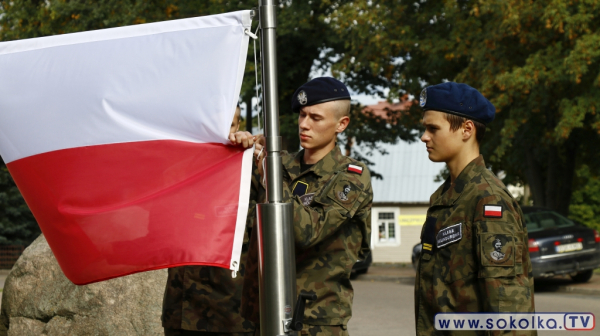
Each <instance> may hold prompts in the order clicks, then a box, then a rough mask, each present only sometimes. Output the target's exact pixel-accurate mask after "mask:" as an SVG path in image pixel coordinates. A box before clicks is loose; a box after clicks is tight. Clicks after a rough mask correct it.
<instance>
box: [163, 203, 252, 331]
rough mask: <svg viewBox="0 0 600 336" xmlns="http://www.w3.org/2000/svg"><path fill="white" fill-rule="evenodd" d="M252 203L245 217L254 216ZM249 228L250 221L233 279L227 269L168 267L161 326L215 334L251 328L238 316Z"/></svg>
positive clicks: (245, 320) (249, 324)
mask: <svg viewBox="0 0 600 336" xmlns="http://www.w3.org/2000/svg"><path fill="white" fill-rule="evenodd" d="M255 205H256V203H255V202H252V201H251V202H250V208H249V210H248V212H249V214H248V218H252V217H253V216H255V210H254V209H255V208H256V206H255ZM251 227H252V221H251V220H250V221H249V222H247V226H246V232H245V234H244V243H243V246H242V256H241V258H240V269H239V272H238V274H237V276H236V277H235V278H232V273H231V270H228V269H225V268H220V267H210V266H183V267H176V268H170V269H169V276H168V278H167V285H166V289H165V294H164V298H163V313H162V325H163V327H165V328H169V329H184V330H196V331H206V332H215V333H241V332H252V331H254V329H255V326H254V323H252V322H250V321H249V320H247V319H245V318H243V317H242V316H241V315H240V305H241V298H242V285H243V282H244V279H243V278H244V273H245V267H246V259H247V256H248V242H249V236H250V235H251V232H250V231H251Z"/></svg>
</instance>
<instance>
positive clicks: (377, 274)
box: [356, 264, 600, 296]
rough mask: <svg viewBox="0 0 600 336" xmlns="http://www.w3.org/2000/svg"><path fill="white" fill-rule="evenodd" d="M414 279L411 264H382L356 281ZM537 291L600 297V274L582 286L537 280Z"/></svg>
mask: <svg viewBox="0 0 600 336" xmlns="http://www.w3.org/2000/svg"><path fill="white" fill-rule="evenodd" d="M414 277H415V271H414V269H413V268H412V265H410V264H389V265H386V264H380V265H373V266H371V267H370V268H369V272H368V273H367V274H362V275H359V276H358V277H357V279H356V280H362V281H371V280H374V281H392V282H397V281H403V280H406V279H407V278H412V279H414ZM535 290H536V292H569V293H573V294H584V295H599V296H600V274H599V273H598V270H596V273H595V274H594V276H593V277H592V279H591V280H590V281H588V282H586V283H582V284H576V283H573V281H571V279H570V278H569V277H568V276H564V277H563V276H561V277H554V278H551V279H544V280H536V281H535Z"/></svg>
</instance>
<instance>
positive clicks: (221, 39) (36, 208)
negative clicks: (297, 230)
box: [0, 11, 252, 285]
mask: <svg viewBox="0 0 600 336" xmlns="http://www.w3.org/2000/svg"><path fill="white" fill-rule="evenodd" d="M250 24H251V18H250V11H241V12H234V13H227V14H222V15H214V16H206V17H199V18H192V19H184V20H173V21H167V22H159V23H150V24H143V25H136V26H129V27H122V28H114V29H104V30H97V31H90V32H84V33H76V34H67V35H59V36H51V37H44V38H36V39H29V40H20V41H12V42H3V43H0V154H1V155H2V158H3V159H4V162H5V163H6V164H7V167H8V169H9V171H10V173H11V175H12V176H13V178H14V180H15V182H16V183H17V186H18V187H19V189H20V190H21V193H22V194H23V196H24V198H25V200H26V201H27V204H28V205H29V207H30V209H31V211H32V212H33V214H34V216H35V218H36V220H37V221H38V223H39V225H40V227H41V229H42V231H43V233H44V235H45V237H46V239H47V240H48V243H49V244H50V247H51V248H52V251H53V252H54V255H55V256H56V258H57V260H58V262H59V264H60V266H61V268H62V270H63V272H64V273H65V275H66V276H67V277H68V278H69V279H70V280H71V281H72V282H73V283H75V284H78V285H81V284H87V283H91V282H96V281H101V280H105V279H110V278H114V277H118V276H123V275H127V274H131V273H135V272H142V271H148V270H152V269H159V268H165V267H173V266H180V265H212V266H219V267H224V268H230V269H232V270H237V268H238V267H239V257H240V253H241V245H242V240H243V235H244V228H245V221H246V214H247V209H248V198H249V192H250V174H251V168H250V166H251V164H252V162H251V161H252V154H251V151H250V150H247V151H243V150H242V149H240V148H238V147H233V146H229V145H227V143H228V140H227V137H228V133H229V128H230V125H231V121H232V119H233V115H234V111H235V106H236V103H237V101H238V97H239V93H240V89H241V83H242V77H243V73H244V66H245V63H246V54H247V50H248V37H247V36H246V35H245V34H244V30H245V29H247V28H249V27H250Z"/></svg>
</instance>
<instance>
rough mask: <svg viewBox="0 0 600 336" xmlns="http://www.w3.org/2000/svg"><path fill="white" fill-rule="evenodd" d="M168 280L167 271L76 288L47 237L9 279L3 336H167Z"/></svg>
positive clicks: (1, 326)
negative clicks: (164, 309)
mask: <svg viewBox="0 0 600 336" xmlns="http://www.w3.org/2000/svg"><path fill="white" fill-rule="evenodd" d="M166 281H167V271H166V270H158V271H152V272H144V273H138V274H133V275H129V276H125V277H121V278H117V279H112V280H108V281H103V282H100V283H94V284H90V285H86V286H76V285H74V284H73V283H71V282H70V281H69V280H68V279H67V278H66V277H65V275H64V274H63V272H62V271H61V269H60V267H59V266H58V263H57V261H56V258H54V255H53V254H52V251H51V250H50V247H49V246H48V243H47V242H46V239H45V238H44V236H43V235H42V236H40V237H39V238H38V239H36V240H35V241H34V242H33V243H32V244H31V245H30V246H29V247H28V248H27V249H26V250H25V251H24V252H23V255H22V256H21V257H20V258H19V260H18V261H17V263H16V264H15V265H14V267H13V269H12V270H11V272H10V274H9V275H8V277H7V279H6V283H5V285H4V290H3V293H2V294H3V295H2V313H1V315H0V336H6V335H8V336H13V335H14V336H28V335H35V336H38V335H48V336H52V335H97V336H104V335H111V336H113V335H144V336H146V335H163V334H164V332H163V329H162V327H161V322H160V315H161V307H162V297H163V293H164V289H165V283H166Z"/></svg>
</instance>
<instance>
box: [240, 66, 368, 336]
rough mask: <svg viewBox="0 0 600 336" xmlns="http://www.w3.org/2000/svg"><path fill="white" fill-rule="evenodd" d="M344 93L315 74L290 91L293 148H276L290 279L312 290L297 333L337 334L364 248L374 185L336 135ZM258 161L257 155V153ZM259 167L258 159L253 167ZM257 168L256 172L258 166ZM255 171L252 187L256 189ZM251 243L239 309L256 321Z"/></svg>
mask: <svg viewBox="0 0 600 336" xmlns="http://www.w3.org/2000/svg"><path fill="white" fill-rule="evenodd" d="M349 100H350V95H349V94H348V90H347V88H346V86H345V85H344V84H342V83H341V82H339V81H337V80H335V79H333V78H325V77H323V78H316V79H313V80H312V81H310V82H308V83H306V84H304V85H303V86H302V87H300V88H299V89H298V90H297V91H296V93H295V94H294V96H293V103H292V109H293V110H294V111H297V112H300V116H299V131H300V142H301V145H302V147H303V148H304V149H303V150H302V151H300V152H299V153H297V154H287V153H284V154H283V158H282V164H283V168H284V169H283V193H284V202H292V203H293V205H294V238H295V242H296V277H297V278H296V285H297V291H298V293H301V292H312V293H315V294H316V295H317V300H316V301H314V302H308V303H307V307H306V310H305V312H304V329H303V330H302V332H301V335H312V336H344V335H348V331H347V324H348V321H349V320H350V317H351V316H352V298H353V294H354V293H353V289H352V285H351V283H350V273H351V271H352V266H353V265H354V263H355V262H356V261H357V260H358V259H361V258H365V257H366V254H367V253H369V240H370V228H371V203H372V200H373V191H372V188H371V177H370V174H369V171H368V169H367V167H366V166H365V165H364V164H362V163H361V162H358V161H356V160H353V159H351V158H348V157H345V156H343V155H342V153H341V151H340V149H339V148H338V146H337V144H336V139H337V134H339V133H341V132H343V131H344V129H345V128H346V126H347V125H348V123H349V121H350V119H349V116H348V113H349V109H350V101H349ZM261 159H262V156H261ZM258 166H259V167H260V166H261V165H260V164H259V165H258ZM259 174H261V175H262V173H261V172H260V171H259ZM261 180H262V178H261V177H260V175H259V176H257V175H256V174H255V178H254V182H253V188H262V186H261V185H260V184H259V183H258V182H257V181H261ZM258 310H259V305H258V242H257V237H256V235H254V236H252V238H251V242H250V249H249V257H248V264H247V271H246V276H245V282H244V294H243V296H242V314H243V315H244V316H246V317H248V318H250V319H251V320H253V321H255V322H256V323H258V322H259V315H258V314H259V311H258Z"/></svg>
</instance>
